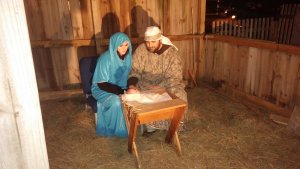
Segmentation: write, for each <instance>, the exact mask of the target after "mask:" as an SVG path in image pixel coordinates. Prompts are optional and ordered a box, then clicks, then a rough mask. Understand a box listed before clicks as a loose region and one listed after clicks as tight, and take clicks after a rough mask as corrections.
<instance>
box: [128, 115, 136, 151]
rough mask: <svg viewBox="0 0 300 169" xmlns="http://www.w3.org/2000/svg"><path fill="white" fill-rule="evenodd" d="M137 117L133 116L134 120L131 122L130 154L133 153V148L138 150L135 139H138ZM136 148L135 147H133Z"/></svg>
mask: <svg viewBox="0 0 300 169" xmlns="http://www.w3.org/2000/svg"><path fill="white" fill-rule="evenodd" d="M137 122H138V121H137V115H136V113H134V114H132V118H131V120H130V128H129V134H128V152H129V153H132V150H133V148H135V149H136V146H135V137H136V130H137V126H138V123H137ZM133 146H135V147H133Z"/></svg>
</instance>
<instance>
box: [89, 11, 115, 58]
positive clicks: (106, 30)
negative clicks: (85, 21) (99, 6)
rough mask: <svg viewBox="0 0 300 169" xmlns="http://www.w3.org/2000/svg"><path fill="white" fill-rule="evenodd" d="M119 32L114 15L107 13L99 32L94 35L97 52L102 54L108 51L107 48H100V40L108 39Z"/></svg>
mask: <svg viewBox="0 0 300 169" xmlns="http://www.w3.org/2000/svg"><path fill="white" fill-rule="evenodd" d="M116 32H120V21H119V18H118V16H117V15H116V14H115V13H112V12H110V13H107V14H105V15H104V16H103V18H102V23H101V32H98V33H96V34H95V37H94V38H95V40H96V44H97V48H98V52H100V53H102V52H104V51H106V50H107V49H108V46H100V45H99V44H101V40H103V39H109V38H110V36H111V35H113V34H114V33H116Z"/></svg>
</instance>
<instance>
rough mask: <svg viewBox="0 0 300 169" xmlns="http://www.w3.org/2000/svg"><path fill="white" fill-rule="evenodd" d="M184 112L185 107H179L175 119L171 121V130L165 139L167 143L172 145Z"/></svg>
mask: <svg viewBox="0 0 300 169" xmlns="http://www.w3.org/2000/svg"><path fill="white" fill-rule="evenodd" d="M184 110H185V107H179V108H177V109H176V110H175V112H174V115H173V118H172V120H171V124H170V127H169V130H168V132H167V136H166V138H165V142H166V143H171V141H172V139H173V137H174V134H175V132H176V131H177V128H178V126H179V122H180V120H181V119H182V116H183V113H184Z"/></svg>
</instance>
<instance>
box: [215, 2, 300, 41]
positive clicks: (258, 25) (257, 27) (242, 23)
mask: <svg viewBox="0 0 300 169" xmlns="http://www.w3.org/2000/svg"><path fill="white" fill-rule="evenodd" d="M298 13H299V14H300V4H285V5H282V7H281V12H280V17H279V18H274V17H262V18H248V19H240V20H228V19H225V20H216V21H213V23H212V33H214V34H218V35H226V36H235V37H242V38H249V39H259V40H268V41H274V42H277V43H280V44H291V40H292V35H293V34H294V32H295V31H297V30H296V29H299V28H295V27H294V26H293V25H294V23H295V22H298V20H295V16H296V15H297V14H298ZM299 41H300V40H299Z"/></svg>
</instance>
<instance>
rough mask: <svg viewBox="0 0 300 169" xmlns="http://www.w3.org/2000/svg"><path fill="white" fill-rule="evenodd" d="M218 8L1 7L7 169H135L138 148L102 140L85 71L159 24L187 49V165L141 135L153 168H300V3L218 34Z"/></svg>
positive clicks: (34, 1) (34, 2)
mask: <svg viewBox="0 0 300 169" xmlns="http://www.w3.org/2000/svg"><path fill="white" fill-rule="evenodd" d="M207 1H210V0H125V1H119V0H14V1H8V0H4V1H1V2H0V9H1V10H0V11H1V13H2V14H1V16H0V21H1V26H0V28H1V29H0V33H1V35H2V38H1V40H0V43H1V51H0V53H1V56H0V61H1V62H0V65H1V68H0V70H1V71H0V72H1V73H0V76H1V81H2V82H1V87H0V90H1V97H0V98H1V102H0V104H1V106H0V122H1V125H0V126H1V127H0V134H1V137H0V152H1V156H0V164H1V165H0V166H1V168H4V169H6V168H7V169H8V168H25V169H27V168H28V169H29V168H30V169H33V168H36V169H42V168H53V169H56V168H59V169H69V168H70V169H71V168H78V169H79V168H85V169H87V168H91V169H92V168H136V164H135V160H134V158H133V155H132V154H130V153H128V151H127V147H126V146H127V139H118V138H103V137H99V136H96V135H95V122H94V115H93V113H92V112H91V110H89V109H87V108H86V107H85V100H84V95H83V92H82V86H81V77H80V70H79V61H80V59H82V58H84V57H89V56H99V55H100V54H101V53H103V52H104V51H105V50H106V49H107V46H108V43H109V37H110V36H111V35H112V34H113V33H115V32H124V33H126V34H127V35H128V36H129V37H130V40H131V42H132V44H133V46H134V47H136V46H137V45H138V44H140V43H143V37H144V31H145V29H146V27H147V26H152V25H155V26H159V27H160V28H161V30H162V32H163V35H165V36H167V37H169V38H170V39H171V40H172V42H173V43H174V44H175V45H176V46H177V47H178V48H179V52H180V54H181V57H182V60H183V65H182V66H183V78H184V81H185V82H186V90H187V93H188V107H189V112H188V122H187V129H186V131H185V132H183V133H179V138H180V141H181V148H182V151H183V154H182V155H181V156H177V155H176V153H175V151H174V149H173V147H172V146H170V145H168V144H165V143H164V140H163V139H164V135H165V134H166V133H165V131H159V132H158V133H155V135H153V136H151V137H149V138H144V137H142V136H140V135H138V136H137V143H138V147H139V155H140V161H141V164H142V168H195V169H196V168H197V169H198V168H199V169H200V168H220V169H221V168H222V169H223V168H249V169H250V168H278V169H279V168H289V169H294V168H295V169H296V168H300V139H299V136H300V100H299V98H300V84H299V83H298V82H299V77H300V32H299V30H300V4H284V5H282V7H281V8H282V9H281V12H280V18H276V19H274V18H249V19H245V20H237V21H235V20H234V21H227V20H222V21H215V22H213V23H212V33H207V32H206V30H205V29H206V25H205V24H206V22H205V21H206V3H207ZM233 25H238V27H236V26H233ZM232 27H233V29H231V28H232Z"/></svg>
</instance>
